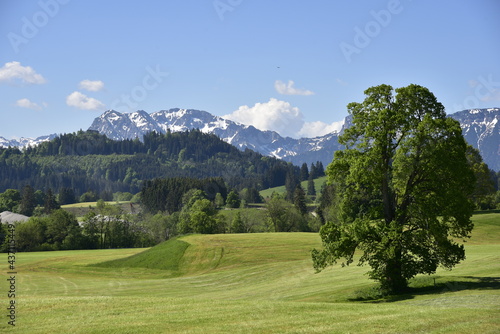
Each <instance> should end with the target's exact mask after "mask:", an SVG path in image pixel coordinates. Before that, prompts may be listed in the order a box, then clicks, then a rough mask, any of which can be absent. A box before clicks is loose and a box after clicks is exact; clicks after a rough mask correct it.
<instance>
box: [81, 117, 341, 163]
mask: <svg viewBox="0 0 500 334" xmlns="http://www.w3.org/2000/svg"><path fill="white" fill-rule="evenodd" d="M191 129H199V130H200V131H202V132H205V133H212V134H215V135H217V136H218V137H220V138H221V139H223V140H224V141H226V142H228V143H229V144H232V145H233V146H236V147H238V148H239V149H241V150H244V149H246V148H249V149H251V150H254V151H257V152H259V153H261V154H264V155H268V156H274V157H277V158H281V159H285V160H287V161H291V162H294V163H295V162H297V163H302V160H303V159H306V160H304V161H306V162H313V161H314V162H316V161H317V160H318V159H317V158H316V157H317V156H320V155H321V152H318V151H321V150H322V149H327V150H326V151H325V152H333V150H335V149H338V148H339V147H337V146H338V143H337V136H336V134H335V133H333V134H329V135H326V136H323V137H319V138H303V139H293V138H289V137H286V138H283V137H282V136H280V135H279V134H278V133H277V132H274V131H261V130H258V129H256V128H255V127H253V126H251V125H244V124H240V123H237V122H233V121H231V120H228V119H224V118H222V117H219V116H214V115H212V114H210V113H208V112H206V111H201V110H193V109H178V108H175V109H170V110H161V111H157V112H154V113H152V114H148V113H146V112H145V111H142V110H140V111H136V112H133V113H119V112H117V111H114V110H108V111H106V112H105V113H104V114H102V115H101V116H99V117H97V118H96V119H95V120H94V122H93V123H92V125H91V126H90V128H89V130H94V131H98V132H100V133H102V134H105V135H106V136H107V137H109V138H112V139H117V140H120V139H132V138H136V137H139V138H141V137H142V136H143V135H144V134H146V133H148V132H150V131H157V132H159V133H166V132H167V131H168V130H170V131H172V132H177V131H186V130H191ZM310 151H311V152H315V153H313V154H310ZM318 153H319V154H318ZM303 154H305V156H303ZM308 156H310V158H311V159H308ZM331 158H332V156H331V154H330V153H328V157H327V159H326V160H328V159H329V160H330V161H331ZM299 160H300V161H299ZM319 160H321V161H323V160H325V159H323V158H321V159H319Z"/></svg>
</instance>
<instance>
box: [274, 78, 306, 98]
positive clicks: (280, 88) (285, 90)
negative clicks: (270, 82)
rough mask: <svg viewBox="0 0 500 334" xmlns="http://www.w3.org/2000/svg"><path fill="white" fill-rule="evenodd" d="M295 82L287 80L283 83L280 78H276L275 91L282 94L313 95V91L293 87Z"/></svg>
mask: <svg viewBox="0 0 500 334" xmlns="http://www.w3.org/2000/svg"><path fill="white" fill-rule="evenodd" d="M294 85H295V83H294V82H293V81H292V80H288V83H284V82H283V81H281V80H276V81H275V82H274V88H275V89H276V91H277V92H278V93H280V94H283V95H314V92H312V91H310V90H305V89H299V88H295V87H293V86H294Z"/></svg>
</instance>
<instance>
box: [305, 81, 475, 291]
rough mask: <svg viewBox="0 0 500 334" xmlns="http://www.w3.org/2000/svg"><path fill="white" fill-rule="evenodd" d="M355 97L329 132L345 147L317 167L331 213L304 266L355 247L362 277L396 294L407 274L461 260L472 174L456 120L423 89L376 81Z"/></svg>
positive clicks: (347, 255) (349, 254)
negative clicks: (348, 123) (338, 128)
mask: <svg viewBox="0 0 500 334" xmlns="http://www.w3.org/2000/svg"><path fill="white" fill-rule="evenodd" d="M365 95H366V98H365V100H364V101H363V102H362V103H350V104H349V105H348V110H349V113H350V115H351V116H352V123H353V125H352V127H350V128H348V129H347V130H346V131H345V132H344V133H343V135H341V136H340V137H339V142H340V143H341V144H343V145H345V147H346V148H345V149H344V150H342V151H337V152H335V156H334V159H333V161H332V163H331V164H330V165H329V166H328V167H327V175H328V181H329V183H330V184H331V185H332V186H333V187H334V188H335V191H334V192H333V193H334V195H335V196H334V198H333V199H332V203H331V204H332V205H333V210H332V212H333V214H330V215H329V217H330V220H329V221H328V222H327V223H326V224H325V225H324V226H323V227H322V228H321V231H320V235H321V238H322V241H323V249H322V250H313V260H314V267H315V268H316V269H317V270H318V271H320V270H322V269H323V268H325V267H326V266H327V265H330V264H334V263H336V262H337V260H339V259H341V258H343V259H345V261H344V262H343V263H342V264H343V265H344V264H346V265H348V264H350V263H352V262H353V257H354V252H355V251H356V250H360V251H361V258H360V259H359V262H360V264H368V265H369V266H370V267H371V271H370V272H369V275H370V278H372V279H375V280H378V281H379V282H380V283H381V287H382V288H383V290H384V291H386V292H389V293H398V292H401V291H404V290H405V289H406V288H407V286H408V280H409V279H410V278H412V277H414V276H416V275H417V274H431V273H434V272H435V271H436V269H437V268H438V266H443V267H445V268H449V269H451V268H452V267H453V266H455V265H456V264H457V263H459V262H460V261H461V260H463V259H464V258H465V251H464V247H463V244H461V243H460V242H461V241H462V240H465V239H466V238H467V237H469V234H470V232H471V230H472V228H473V224H472V222H471V220H470V217H471V215H472V211H473V205H472V202H471V199H470V195H471V193H472V191H473V188H474V173H473V171H472V170H471V167H470V164H468V161H467V155H466V152H467V145H466V142H465V140H464V138H463V136H462V131H461V128H460V124H459V122H458V121H456V120H453V119H451V118H448V117H447V116H446V114H445V110H444V107H443V105H442V104H441V103H439V102H438V101H437V99H436V97H435V96H434V95H433V94H432V93H431V92H430V91H429V90H428V89H427V88H425V87H422V86H418V85H409V86H407V87H403V88H398V89H395V90H394V89H393V88H392V87H391V86H389V85H380V86H376V87H371V88H369V89H367V90H366V91H365Z"/></svg>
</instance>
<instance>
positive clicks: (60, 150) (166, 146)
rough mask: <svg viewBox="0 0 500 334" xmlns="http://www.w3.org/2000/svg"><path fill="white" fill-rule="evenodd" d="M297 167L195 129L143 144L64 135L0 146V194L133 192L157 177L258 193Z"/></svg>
mask: <svg viewBox="0 0 500 334" xmlns="http://www.w3.org/2000/svg"><path fill="white" fill-rule="evenodd" d="M290 170H293V173H295V174H297V175H298V174H299V172H300V171H299V168H298V167H295V166H293V165H291V164H290V163H286V162H284V161H281V160H279V159H276V158H272V157H266V156H262V155H261V154H259V153H256V152H254V151H251V150H245V151H240V150H238V149H237V148H235V147H234V146H232V145H230V144H228V143H226V142H224V141H223V140H221V139H220V138H219V137H217V136H215V135H211V134H205V133H202V132H201V131H199V130H191V131H186V132H175V133H171V132H167V133H166V134H158V133H156V132H151V133H149V134H146V135H145V136H144V138H143V141H139V140H138V139H136V140H122V141H115V140H111V139H109V138H107V137H106V136H104V135H101V134H99V133H97V132H95V131H79V132H77V133H71V134H64V135H61V136H59V137H57V138H55V139H53V140H51V141H48V142H44V143H41V144H40V145H38V146H36V147H28V148H27V149H25V150H24V151H21V150H19V149H17V148H12V147H9V148H0V192H4V191H6V190H7V189H17V190H21V189H22V188H23V187H24V186H25V185H30V186H32V187H33V188H34V189H40V190H43V191H47V190H48V189H52V190H53V191H56V192H60V191H61V190H63V189H72V190H73V192H74V195H75V197H76V198H78V197H79V196H81V195H82V194H84V193H86V192H88V191H93V192H95V193H97V194H101V193H103V192H107V193H108V194H109V193H115V192H130V193H133V194H135V193H138V192H139V191H140V190H141V188H142V184H143V181H145V180H152V179H154V178H158V177H163V178H165V177H172V178H173V177H189V178H205V177H222V178H223V179H224V181H225V182H226V183H227V184H228V185H229V186H231V187H232V188H237V189H239V190H241V189H243V188H248V187H253V188H256V189H258V190H261V189H265V188H270V187H275V186H281V185H284V184H285V181H286V175H287V173H288V172H289V171H290Z"/></svg>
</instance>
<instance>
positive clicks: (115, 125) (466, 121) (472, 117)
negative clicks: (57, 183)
mask: <svg viewBox="0 0 500 334" xmlns="http://www.w3.org/2000/svg"><path fill="white" fill-rule="evenodd" d="M450 117H452V118H454V119H456V120H458V121H459V122H460V124H461V127H462V131H463V134H464V136H465V139H466V140H467V141H468V142H469V143H470V144H471V145H472V146H474V147H476V148H478V149H479V151H480V152H481V155H482V157H483V159H484V161H485V162H486V163H487V164H488V166H489V167H490V168H491V169H494V170H497V171H498V170H500V108H489V109H471V110H464V111H460V112H457V113H454V114H451V115H450ZM349 125H350V118H349V117H346V119H345V120H344V126H343V128H342V130H343V129H344V128H346V127H348V126H349ZM190 129H200V130H201V131H203V132H205V133H213V134H215V135H217V136H219V137H220V138H221V139H223V140H224V141H226V142H228V143H230V144H232V145H234V146H236V147H238V148H239V149H241V150H244V149H246V148H249V149H252V150H254V151H257V152H259V153H261V154H263V155H267V156H274V157H277V158H281V159H284V160H286V161H290V162H292V163H293V164H295V165H300V164H302V163H304V162H306V163H308V164H309V163H311V162H316V161H321V162H323V164H324V165H325V166H326V165H327V164H328V163H330V162H331V161H332V158H333V152H335V151H336V150H339V149H342V146H341V145H340V144H339V143H338V135H339V133H337V132H332V133H330V134H327V135H324V136H319V137H316V138H301V139H294V138H290V137H285V138H284V137H282V136H280V135H279V134H278V133H277V132H274V131H261V130H258V129H256V128H255V127H253V126H251V125H244V124H240V123H237V122H233V121H231V120H228V119H224V118H222V117H219V116H214V115H212V114H210V113H208V112H206V111H201V110H193V109H178V108H175V109H169V110H161V111H157V112H154V113H151V114H148V113H147V112H145V111H143V110H139V111H136V112H133V113H120V112H117V111H114V110H108V111H106V112H105V113H103V114H102V115H101V116H99V117H97V118H96V119H94V121H93V123H92V125H91V126H90V128H89V130H95V131H98V132H100V133H102V134H104V135H106V136H108V137H109V138H112V139H116V140H120V139H134V138H137V137H138V138H140V139H142V136H143V135H144V134H146V133H148V132H150V131H157V132H159V133H165V132H167V131H168V130H170V131H172V132H176V131H186V130H190ZM342 130H341V131H340V133H342ZM54 137H56V135H55V134H53V135H50V136H43V137H38V138H36V139H30V138H21V139H19V140H14V139H13V140H7V139H5V138H3V137H0V147H1V146H3V147H7V146H17V147H26V146H33V145H37V144H38V143H40V142H42V141H47V140H51V139H53V138H54Z"/></svg>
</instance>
